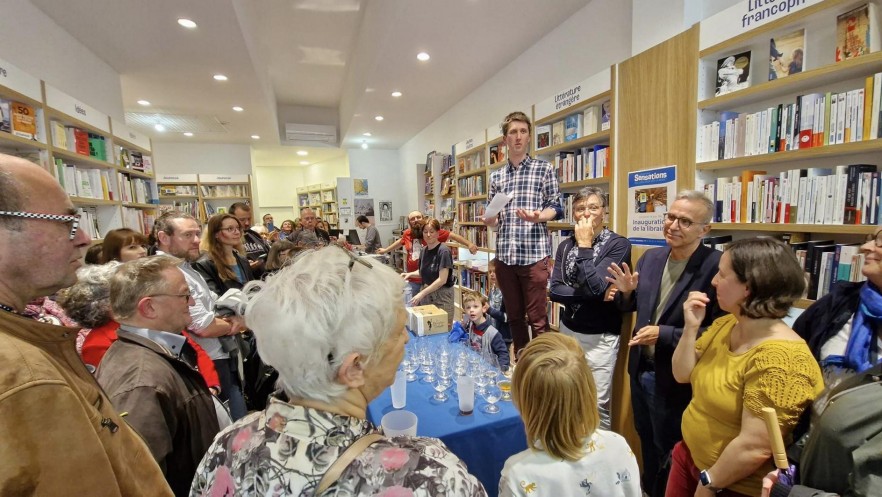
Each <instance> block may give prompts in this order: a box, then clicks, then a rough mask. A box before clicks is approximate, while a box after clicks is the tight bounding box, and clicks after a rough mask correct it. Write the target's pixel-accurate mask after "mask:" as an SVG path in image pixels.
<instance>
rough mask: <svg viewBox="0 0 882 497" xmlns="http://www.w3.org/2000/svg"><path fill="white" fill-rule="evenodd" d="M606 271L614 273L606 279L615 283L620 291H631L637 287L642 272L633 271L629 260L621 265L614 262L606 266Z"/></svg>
mask: <svg viewBox="0 0 882 497" xmlns="http://www.w3.org/2000/svg"><path fill="white" fill-rule="evenodd" d="M606 271H607V272H608V273H609V274H610V275H612V276H607V277H606V281H607V282H609V283H612V284H613V285H615V286H616V288H618V290H619V291H620V292H624V293H630V292H633V291H634V290H635V289H636V288H637V281H638V279H639V278H638V276H639V274H640V273H638V272H637V271H634V272H633V273H632V272H631V268H629V267H628V263H627V262H623V263H622V265H621V266H619V265H618V264H616V263H615V262H614V263H612V264H610V265H609V267H608V268H606Z"/></svg>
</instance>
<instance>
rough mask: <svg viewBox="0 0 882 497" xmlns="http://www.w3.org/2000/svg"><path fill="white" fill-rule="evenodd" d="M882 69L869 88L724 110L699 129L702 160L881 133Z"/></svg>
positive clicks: (861, 138)
mask: <svg viewBox="0 0 882 497" xmlns="http://www.w3.org/2000/svg"><path fill="white" fill-rule="evenodd" d="M880 103H882V73H876V74H875V75H873V76H867V78H866V79H865V84H864V88H857V89H854V90H850V91H846V92H842V93H831V92H827V93H811V94H807V95H800V96H799V97H797V98H796V102H795V103H791V104H783V103H782V104H779V105H778V106H777V107H770V108H768V109H766V110H762V111H759V112H754V113H744V114H739V113H736V112H722V113H721V114H720V120H718V121H713V122H712V123H710V124H706V125H703V126H701V127H700V128H699V131H698V151H697V160H698V161H699V162H706V161H713V160H720V159H731V158H735V157H744V156H751V155H763V154H769V153H775V152H782V151H787V150H799V149H805V148H812V147H820V146H825V145H837V144H841V143H852V142H858V141H864V140H872V139H875V138H880V137H882V127H880V126H879V117H880V112H882V108H880Z"/></svg>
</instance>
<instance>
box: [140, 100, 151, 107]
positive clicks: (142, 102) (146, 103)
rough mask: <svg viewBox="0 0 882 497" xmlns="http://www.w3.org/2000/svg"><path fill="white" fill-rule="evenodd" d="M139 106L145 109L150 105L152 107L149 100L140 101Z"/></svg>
mask: <svg viewBox="0 0 882 497" xmlns="http://www.w3.org/2000/svg"><path fill="white" fill-rule="evenodd" d="M138 105H143V106H144V107H147V106H148V105H150V102H148V101H147V100H138Z"/></svg>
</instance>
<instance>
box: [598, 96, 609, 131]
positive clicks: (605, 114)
mask: <svg viewBox="0 0 882 497" xmlns="http://www.w3.org/2000/svg"><path fill="white" fill-rule="evenodd" d="M609 106H610V101H609V100H607V101H606V102H603V103H602V104H600V131H606V130H608V129H609V117H610V108H609Z"/></svg>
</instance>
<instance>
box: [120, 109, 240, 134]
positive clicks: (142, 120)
mask: <svg viewBox="0 0 882 497" xmlns="http://www.w3.org/2000/svg"><path fill="white" fill-rule="evenodd" d="M126 124H127V125H129V126H132V127H135V128H140V129H144V130H149V131H150V133H151V134H152V133H153V126H155V125H156V124H162V125H163V126H165V131H166V133H183V132H185V131H189V132H191V133H199V134H205V133H227V132H228V131H227V128H226V127H224V124H223V123H222V122H221V121H220V119H218V118H217V117H215V116H210V115H201V116H199V115H186V114H172V113H165V112H162V111H159V112H157V111H153V112H126Z"/></svg>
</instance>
